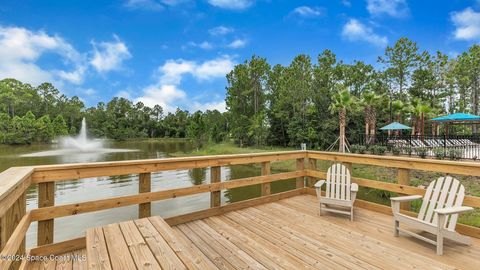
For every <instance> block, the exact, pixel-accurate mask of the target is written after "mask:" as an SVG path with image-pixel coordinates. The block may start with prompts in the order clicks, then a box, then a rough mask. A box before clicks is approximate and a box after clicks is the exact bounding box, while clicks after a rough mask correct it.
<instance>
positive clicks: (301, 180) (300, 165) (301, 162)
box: [295, 158, 305, 188]
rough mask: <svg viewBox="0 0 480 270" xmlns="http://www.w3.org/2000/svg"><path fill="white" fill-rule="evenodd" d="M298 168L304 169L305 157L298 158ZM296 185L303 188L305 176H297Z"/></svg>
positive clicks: (298, 169)
mask: <svg viewBox="0 0 480 270" xmlns="http://www.w3.org/2000/svg"><path fill="white" fill-rule="evenodd" d="M296 169H297V171H303V170H304V169H305V158H297V162H296ZM295 186H296V187H297V188H303V187H304V186H305V177H304V176H300V177H297V180H296V181H295Z"/></svg>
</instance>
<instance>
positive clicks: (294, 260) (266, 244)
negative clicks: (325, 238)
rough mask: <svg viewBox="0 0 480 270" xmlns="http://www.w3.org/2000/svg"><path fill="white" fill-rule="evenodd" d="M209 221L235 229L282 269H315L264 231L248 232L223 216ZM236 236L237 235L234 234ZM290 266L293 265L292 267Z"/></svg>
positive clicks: (299, 255)
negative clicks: (215, 221) (281, 266)
mask: <svg viewBox="0 0 480 270" xmlns="http://www.w3.org/2000/svg"><path fill="white" fill-rule="evenodd" d="M209 219H214V220H220V221H221V222H222V224H226V225H227V226H230V227H232V228H234V229H235V232H239V233H240V234H243V235H245V236H246V237H249V238H250V239H252V240H253V241H254V243H256V244H258V245H260V247H259V248H258V249H259V251H258V252H260V251H265V252H267V253H269V255H270V254H271V256H269V257H270V258H271V259H272V260H276V261H277V262H278V264H279V265H285V267H283V268H284V269H296V268H301V269H315V268H314V267H313V266H312V265H309V264H308V263H307V262H305V261H303V260H302V259H303V258H304V257H305V256H304V255H303V254H301V253H300V252H298V253H297V252H295V250H294V249H292V248H285V246H282V245H281V242H280V240H279V239H278V238H274V237H272V236H271V235H269V234H267V233H266V232H265V231H261V230H260V231H259V232H260V233H257V232H256V231H255V230H250V229H248V228H247V227H244V226H242V225H241V224H240V223H241V222H239V221H238V220H235V219H231V218H228V217H226V216H225V215H224V216H218V217H211V218H209ZM236 235H238V234H236ZM290 265H294V266H293V267H292V266H290Z"/></svg>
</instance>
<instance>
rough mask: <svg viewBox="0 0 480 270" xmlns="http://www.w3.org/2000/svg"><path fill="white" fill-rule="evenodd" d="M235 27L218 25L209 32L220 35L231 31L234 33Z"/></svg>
mask: <svg viewBox="0 0 480 270" xmlns="http://www.w3.org/2000/svg"><path fill="white" fill-rule="evenodd" d="M233 31H234V29H233V28H232V27H227V26H223V25H220V26H217V27H214V28H212V29H210V30H208V33H209V34H210V35H212V36H220V35H226V34H229V33H233Z"/></svg>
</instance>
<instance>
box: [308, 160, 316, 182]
mask: <svg viewBox="0 0 480 270" xmlns="http://www.w3.org/2000/svg"><path fill="white" fill-rule="evenodd" d="M308 169H309V170H312V171H316V170H317V160H316V159H313V158H308ZM313 185H315V177H313V176H309V177H308V182H307V186H308V187H313Z"/></svg>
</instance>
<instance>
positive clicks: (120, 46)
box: [90, 35, 132, 73]
mask: <svg viewBox="0 0 480 270" xmlns="http://www.w3.org/2000/svg"><path fill="white" fill-rule="evenodd" d="M92 44H93V57H92V59H91V60H90V64H91V65H92V66H93V67H94V68H95V69H96V70H97V71H98V72H101V73H104V72H109V71H113V70H119V69H121V68H122V63H123V61H124V60H127V59H129V58H131V57H132V56H131V54H130V52H129V51H128V47H127V46H126V45H125V43H123V42H122V41H121V40H120V39H119V38H118V37H117V36H115V35H114V41H111V42H105V41H104V42H100V43H98V44H97V43H95V42H92Z"/></svg>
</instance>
